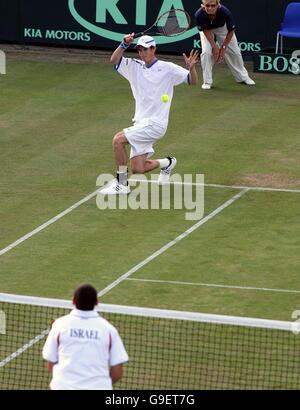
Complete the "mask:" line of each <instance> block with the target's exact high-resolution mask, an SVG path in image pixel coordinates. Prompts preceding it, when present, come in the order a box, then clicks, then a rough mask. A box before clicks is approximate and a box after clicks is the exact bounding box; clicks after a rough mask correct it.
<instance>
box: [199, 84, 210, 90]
mask: <svg viewBox="0 0 300 410" xmlns="http://www.w3.org/2000/svg"><path fill="white" fill-rule="evenodd" d="M201 88H202V90H210V89H211V84H207V83H203V84H202V87H201Z"/></svg>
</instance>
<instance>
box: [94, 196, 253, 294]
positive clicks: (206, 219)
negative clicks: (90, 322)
mask: <svg viewBox="0 0 300 410" xmlns="http://www.w3.org/2000/svg"><path fill="white" fill-rule="evenodd" d="M246 192H248V189H244V190H243V191H241V192H239V193H238V194H236V195H234V196H233V197H232V198H231V199H229V200H228V201H226V202H224V204H222V205H220V206H219V207H218V208H217V209H215V210H214V211H213V212H211V213H210V214H209V215H207V216H206V217H205V218H203V219H201V220H200V221H198V222H197V223H195V224H194V225H192V226H191V227H190V228H189V229H187V230H186V231H185V232H183V233H182V234H181V235H179V236H177V238H175V239H173V241H171V242H169V243H167V244H166V245H164V246H163V247H162V248H160V249H158V250H157V251H156V252H154V253H153V254H152V255H150V256H148V258H146V259H144V260H143V261H142V262H140V263H138V264H137V265H135V266H134V267H133V268H131V269H130V270H129V271H128V272H126V273H124V274H123V275H122V276H120V277H119V278H118V279H116V280H115V281H114V282H112V283H111V284H110V285H108V286H107V287H106V288H104V289H102V290H101V291H100V292H99V293H98V296H99V297H100V296H103V295H105V294H106V293H107V292H109V291H110V290H112V289H113V288H114V287H116V286H117V285H118V284H119V283H121V282H123V281H124V280H125V279H127V278H128V277H129V276H131V275H132V274H133V273H135V272H137V271H138V270H139V269H141V268H142V267H143V266H145V265H147V264H148V263H149V262H151V261H152V260H153V259H155V258H156V257H157V256H159V255H161V254H162V253H163V252H165V251H166V250H168V249H169V248H171V247H172V246H174V245H176V244H177V243H178V242H179V241H181V240H182V239H184V238H186V237H187V236H188V235H190V234H191V233H192V232H194V231H195V230H196V229H198V228H199V227H200V226H202V225H204V224H205V223H206V222H208V221H210V220H211V219H212V218H214V217H215V216H216V215H218V214H219V213H220V212H222V211H223V210H224V209H225V208H227V207H228V206H230V205H231V204H233V203H234V202H235V201H237V200H238V199H239V198H241V196H243V195H244V194H245V193H246Z"/></svg>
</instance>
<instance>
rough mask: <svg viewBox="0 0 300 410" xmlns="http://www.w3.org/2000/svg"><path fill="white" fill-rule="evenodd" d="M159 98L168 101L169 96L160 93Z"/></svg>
mask: <svg viewBox="0 0 300 410" xmlns="http://www.w3.org/2000/svg"><path fill="white" fill-rule="evenodd" d="M161 100H162V102H164V103H166V102H168V101H169V96H168V94H164V95H162V96H161Z"/></svg>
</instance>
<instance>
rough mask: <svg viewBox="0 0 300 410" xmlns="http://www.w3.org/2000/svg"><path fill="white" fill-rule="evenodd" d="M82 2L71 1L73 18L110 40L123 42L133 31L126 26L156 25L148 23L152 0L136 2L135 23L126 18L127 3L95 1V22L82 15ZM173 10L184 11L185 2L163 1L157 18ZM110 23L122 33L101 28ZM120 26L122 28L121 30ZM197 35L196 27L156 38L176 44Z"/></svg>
mask: <svg viewBox="0 0 300 410" xmlns="http://www.w3.org/2000/svg"><path fill="white" fill-rule="evenodd" d="M81 2H83V0H69V3H68V4H69V10H70V13H71V15H72V16H73V18H74V19H75V20H76V21H77V22H78V23H79V24H80V25H81V26H82V27H84V28H85V29H87V30H89V31H90V32H91V33H94V34H96V35H98V36H100V37H104V38H107V39H109V40H114V41H122V40H123V37H124V33H126V32H130V31H132V30H130V29H128V28H127V27H126V26H129V27H130V26H133V25H134V26H142V27H141V30H142V28H148V27H149V26H151V24H153V23H154V21H147V5H148V2H150V0H136V7H135V20H134V21H128V19H127V18H126V17H125V14H126V15H127V14H128V10H127V9H126V7H127V5H126V2H123V4H122V5H121V4H120V2H119V0H95V6H96V7H95V10H96V13H95V19H94V21H91V20H90V19H88V18H87V17H85V16H83V15H81V14H80V11H79V9H80V3H81ZM122 7H123V9H122ZM172 8H177V9H184V4H183V0H161V7H160V9H159V11H158V14H157V16H160V15H161V14H163V13H165V12H167V11H168V10H171V9H172ZM108 21H110V22H112V23H113V24H114V25H115V26H118V30H120V31H112V30H108V29H107V28H103V27H101V26H100V25H101V24H106V23H107V22H108ZM119 26H121V27H120V28H119ZM196 34H198V29H197V27H194V28H191V29H190V30H187V31H186V32H185V33H183V34H180V35H178V36H175V37H165V36H155V41H156V43H157V44H166V43H174V42H178V41H181V40H185V39H187V38H189V37H193V36H195V35H196Z"/></svg>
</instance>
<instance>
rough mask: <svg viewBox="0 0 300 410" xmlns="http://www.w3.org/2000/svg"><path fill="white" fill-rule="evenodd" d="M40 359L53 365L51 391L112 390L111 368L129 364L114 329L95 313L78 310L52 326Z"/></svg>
mask: <svg viewBox="0 0 300 410" xmlns="http://www.w3.org/2000/svg"><path fill="white" fill-rule="evenodd" d="M43 358H44V359H45V360H47V361H49V362H52V363H56V364H55V365H54V367H53V375H52V380H51V383H50V387H51V389H52V390H83V389H87V390H111V389H112V381H111V378H110V375H109V372H110V367H111V366H115V365H117V364H121V363H124V362H127V361H128V355H127V353H126V350H125V348H124V345H123V342H122V340H121V338H120V336H119V334H118V331H117V330H116V328H115V327H114V326H113V325H111V324H110V323H109V322H108V321H107V320H105V319H103V318H102V317H100V316H99V314H98V313H97V312H96V311H95V310H94V311H82V310H78V309H74V310H72V312H71V313H70V314H68V315H66V316H62V317H61V318H59V319H57V320H56V321H55V322H54V323H53V325H52V328H51V330H50V333H49V335H48V337H47V340H46V343H45V345H44V348H43Z"/></svg>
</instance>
